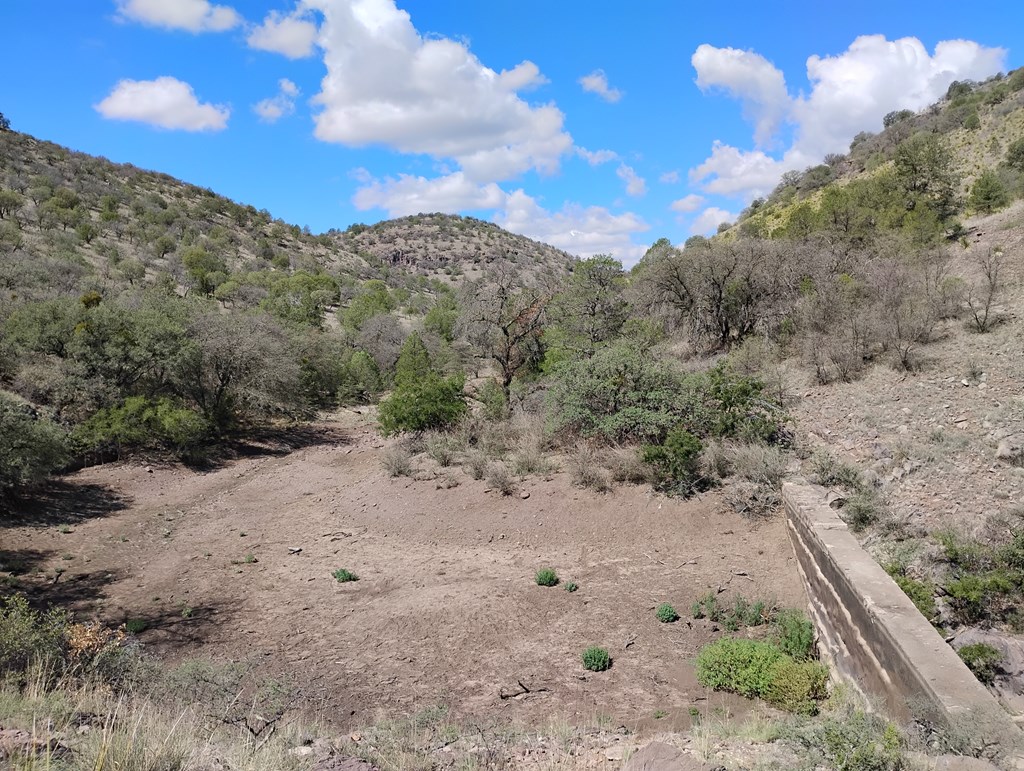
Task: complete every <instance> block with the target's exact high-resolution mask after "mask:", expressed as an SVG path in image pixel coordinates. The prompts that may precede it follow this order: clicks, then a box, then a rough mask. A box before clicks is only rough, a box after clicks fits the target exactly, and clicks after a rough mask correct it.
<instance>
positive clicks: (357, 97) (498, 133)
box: [305, 0, 572, 183]
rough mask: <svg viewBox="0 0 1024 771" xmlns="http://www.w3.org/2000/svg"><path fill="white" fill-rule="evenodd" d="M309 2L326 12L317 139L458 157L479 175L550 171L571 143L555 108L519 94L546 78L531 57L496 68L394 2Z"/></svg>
mask: <svg viewBox="0 0 1024 771" xmlns="http://www.w3.org/2000/svg"><path fill="white" fill-rule="evenodd" d="M305 6H306V7H308V8H310V9H313V10H317V11H319V12H321V13H322V14H323V22H322V24H321V27H320V36H319V40H318V44H319V45H320V47H321V48H322V49H323V52H324V64H325V66H326V68H327V75H326V76H325V77H324V79H323V81H322V83H321V91H320V93H319V94H318V95H317V96H316V98H315V102H316V103H317V104H319V105H320V106H321V107H322V110H321V111H320V112H319V113H318V114H317V115H316V118H315V121H316V129H315V134H316V136H317V137H318V138H319V139H321V140H324V141H327V142H338V143H341V144H344V145H348V146H350V147H363V146H368V145H383V146H385V147H390V148H392V149H395V150H398V151H400V152H404V153H424V154H427V155H430V156H432V157H434V158H437V159H445V158H450V159H454V160H455V161H456V162H457V163H458V164H459V165H460V166H461V169H462V171H463V172H464V174H465V176H466V178H467V179H468V180H471V181H473V182H478V183H484V182H495V181H498V180H501V179H508V178H510V177H514V176H516V175H518V174H520V173H522V172H524V171H527V170H528V169H536V170H537V171H539V172H542V173H553V172H554V171H556V170H557V169H558V166H559V161H560V158H561V156H562V155H563V154H564V153H566V152H568V151H569V149H570V148H571V147H572V137H570V136H569V134H568V133H567V132H566V131H565V130H564V128H563V122H564V116H563V115H562V112H561V111H560V110H559V109H558V108H557V107H555V106H554V105H553V104H540V105H532V104H530V103H528V102H526V101H525V100H524V99H522V98H521V97H520V96H519V94H518V91H519V90H521V89H524V88H527V87H529V86H534V85H538V84H539V83H541V82H542V76H541V75H540V71H539V70H538V69H537V67H536V66H535V65H533V64H532V63H530V62H523V63H521V64H519V65H518V66H516V67H514V68H512V69H511V70H507V71H504V72H500V73H499V72H495V71H494V70H492V69H490V68H489V67H487V66H485V65H484V64H483V63H482V62H481V61H480V60H479V59H478V58H477V57H476V56H475V55H474V54H473V53H472V52H471V51H470V50H469V48H468V47H467V46H466V45H465V43H463V42H459V41H455V40H451V39H447V38H424V37H423V36H422V35H420V33H419V32H418V31H417V30H416V28H415V27H414V26H413V24H412V21H411V19H410V17H409V14H408V13H406V12H405V11H402V10H399V9H398V8H397V7H396V6H395V3H394V0H306V3H305Z"/></svg>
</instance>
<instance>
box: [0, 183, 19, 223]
mask: <svg viewBox="0 0 1024 771" xmlns="http://www.w3.org/2000/svg"><path fill="white" fill-rule="evenodd" d="M24 204H25V199H24V197H23V196H22V195H21V194H20V193H17V192H15V191H14V190H0V220H2V219H4V218H5V217H7V216H11V217H13V216H15V215H16V214H17V213H18V210H19V209H21V207H22V206H24Z"/></svg>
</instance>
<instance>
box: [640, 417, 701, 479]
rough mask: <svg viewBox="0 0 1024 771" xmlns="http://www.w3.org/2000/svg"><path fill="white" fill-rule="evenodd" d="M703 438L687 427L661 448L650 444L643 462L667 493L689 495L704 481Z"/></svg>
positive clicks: (668, 437)
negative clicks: (701, 468)
mask: <svg viewBox="0 0 1024 771" xmlns="http://www.w3.org/2000/svg"><path fill="white" fill-rule="evenodd" d="M703 449H704V446H703V444H702V443H701V441H700V439H698V438H697V437H696V436H694V435H693V434H691V433H690V432H689V431H687V430H686V429H684V428H675V429H673V430H672V431H670V432H669V433H668V436H666V437H665V441H664V443H663V444H660V445H647V446H646V447H644V449H643V459H644V461H645V462H646V463H649V464H650V465H651V466H652V467H653V469H654V472H655V477H656V479H657V486H658V487H659V488H660V489H662V490H665V491H666V492H670V493H676V494H680V495H688V494H690V493H691V492H693V490H694V489H695V488H696V487H697V485H698V483H699V482H700V480H701V475H700V453H701V450H703Z"/></svg>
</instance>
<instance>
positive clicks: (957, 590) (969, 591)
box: [945, 570, 1015, 624]
mask: <svg viewBox="0 0 1024 771" xmlns="http://www.w3.org/2000/svg"><path fill="white" fill-rule="evenodd" d="M945 588H946V594H947V595H948V596H949V605H950V607H951V608H952V610H953V614H954V616H955V617H956V619H957V620H958V621H960V622H961V623H964V624H975V623H977V622H979V621H982V620H984V619H985V618H987V617H988V616H989V615H990V614H991V612H992V606H993V604H994V603H995V601H996V600H997V599H1001V596H1002V595H1006V594H1009V593H1010V592H1012V591H1013V590H1014V588H1015V584H1014V582H1013V581H1012V580H1011V579H1010V577H1009V576H1007V575H1006V574H1005V573H1004V572H1002V571H998V570H996V571H992V572H990V573H984V574H976V573H968V574H966V575H964V576H962V577H961V578H958V579H956V580H953V581H950V582H949V583H947V584H946V587H945Z"/></svg>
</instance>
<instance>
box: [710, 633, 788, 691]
mask: <svg viewBox="0 0 1024 771" xmlns="http://www.w3.org/2000/svg"><path fill="white" fill-rule="evenodd" d="M782 656H783V654H782V651H780V650H779V649H778V648H776V647H775V646H774V645H772V644H771V643H767V642H763V641H761V640H740V639H735V638H731V637H722V638H721V639H718V640H716V641H715V642H713V643H710V644H709V645H705V646H704V647H703V648H702V649H701V651H700V653H699V654H698V655H697V681H698V682H699V683H700V684H701V685H703V686H705V687H707V688H712V689H714V690H716V691H729V692H731V693H738V694H740V695H741V696H746V697H747V698H754V697H755V696H760V695H761V694H763V693H765V692H766V691H767V690H768V687H769V685H770V684H771V667H772V665H773V664H774V663H775V662H776V661H778V660H779V659H781V658H782Z"/></svg>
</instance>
